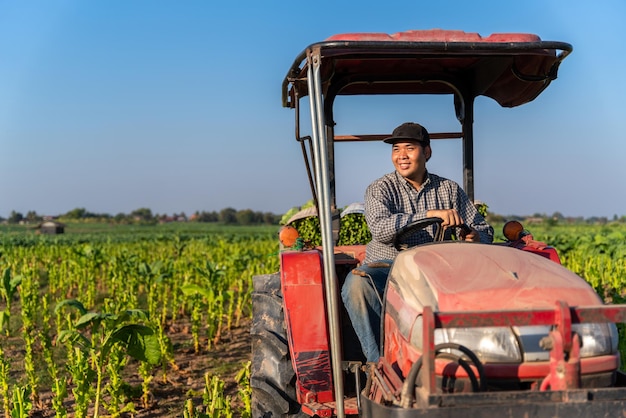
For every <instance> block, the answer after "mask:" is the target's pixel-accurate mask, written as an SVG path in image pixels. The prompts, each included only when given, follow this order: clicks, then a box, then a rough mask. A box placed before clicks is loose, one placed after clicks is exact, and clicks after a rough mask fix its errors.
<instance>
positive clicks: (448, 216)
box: [426, 209, 480, 242]
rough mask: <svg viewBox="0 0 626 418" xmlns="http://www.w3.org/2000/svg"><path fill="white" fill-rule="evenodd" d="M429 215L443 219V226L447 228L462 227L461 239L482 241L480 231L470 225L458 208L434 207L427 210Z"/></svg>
mask: <svg viewBox="0 0 626 418" xmlns="http://www.w3.org/2000/svg"><path fill="white" fill-rule="evenodd" d="M426 216H427V217H433V216H434V217H437V218H441V219H443V222H442V223H441V226H442V227H443V228H444V229H445V228H449V227H455V226H458V227H462V229H461V234H460V237H459V238H460V239H462V240H464V241H473V242H480V235H479V234H478V231H476V230H475V229H473V228H470V227H468V226H467V225H466V224H465V223H464V222H463V219H461V215H459V213H458V212H457V211H456V209H434V210H429V211H427V212H426Z"/></svg>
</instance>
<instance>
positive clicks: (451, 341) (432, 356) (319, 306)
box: [251, 29, 626, 418]
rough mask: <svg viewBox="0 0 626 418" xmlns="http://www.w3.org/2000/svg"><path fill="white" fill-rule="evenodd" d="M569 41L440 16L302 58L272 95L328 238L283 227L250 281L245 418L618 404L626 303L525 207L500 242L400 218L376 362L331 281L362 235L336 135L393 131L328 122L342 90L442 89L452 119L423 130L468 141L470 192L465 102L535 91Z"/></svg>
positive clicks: (356, 254)
mask: <svg viewBox="0 0 626 418" xmlns="http://www.w3.org/2000/svg"><path fill="white" fill-rule="evenodd" d="M571 52H572V46H571V45H570V44H568V43H564V42H556V41H543V40H541V38H539V37H538V36H537V35H534V34H524V33H496V34H492V35H490V36H487V37H483V36H481V35H479V34H477V33H468V32H464V31H451V30H441V29H434V30H413V31H406V32H399V33H395V34H384V33H347V34H339V35H334V36H331V37H330V38H328V39H326V40H325V41H322V42H318V43H314V44H311V45H309V46H308V47H306V48H305V49H304V50H303V51H302V52H301V53H300V54H299V55H298V56H297V57H296V59H295V60H294V62H293V64H292V66H291V67H290V68H289V70H288V72H287V75H286V77H285V79H284V82H283V85H282V102H283V106H284V107H286V108H290V109H293V110H295V137H296V140H297V142H299V143H300V147H301V149H302V153H303V156H304V161H305V166H306V171H307V174H308V180H309V186H310V187H311V190H312V196H313V201H314V203H315V205H314V208H313V209H312V210H311V211H310V213H313V214H314V215H315V216H317V218H318V219H319V225H320V228H319V229H320V234H321V245H314V246H307V245H302V240H299V238H298V231H297V230H296V229H295V228H293V227H291V226H284V227H283V228H282V229H281V230H280V232H279V237H278V239H279V241H280V248H281V250H280V252H279V258H280V271H279V272H277V273H274V274H267V275H259V276H256V277H254V279H253V292H252V304H253V318H252V325H251V337H252V366H251V388H252V411H253V417H254V418H259V417H272V418H278V417H307V416H317V417H335V416H337V417H346V416H360V417H368V418H369V417H403V418H404V417H428V418H444V417H460V416H472V417H511V418H512V417H567V418H572V417H591V416H593V417H617V416H620V417H623V416H626V389H624V386H625V382H626V378H625V377H626V376H625V375H624V373H623V372H622V371H620V355H619V350H618V333H617V327H616V325H615V324H616V323H623V322H626V305H607V304H605V303H603V300H602V299H601V298H600V296H599V295H598V294H597V293H596V292H595V291H594V290H593V288H592V287H591V286H590V285H589V284H587V282H585V281H584V280H583V279H582V278H581V277H579V276H578V275H576V274H575V273H573V272H571V271H569V270H568V269H566V268H565V267H563V266H562V265H561V263H560V259H559V255H558V253H557V251H556V249H555V248H553V247H551V246H549V245H547V244H546V243H542V242H538V241H536V240H534V238H533V237H532V235H531V234H529V233H528V232H527V231H526V230H525V229H524V226H523V225H521V224H520V223H518V222H510V223H507V224H506V225H505V227H504V229H503V233H504V236H505V237H506V241H503V242H497V243H493V244H481V243H470V242H464V241H449V240H448V241H443V240H442V241H439V240H437V241H435V242H432V243H428V244H422V245H418V246H414V247H412V248H405V246H403V245H402V241H403V240H404V238H405V237H407V236H410V235H411V234H412V233H415V232H416V231H419V230H420V229H423V228H433V229H436V228H437V227H438V224H440V220H439V219H437V218H426V219H423V220H420V221H418V222H415V223H414V224H411V225H408V226H406V227H405V228H404V229H402V230H400V231H398V233H397V236H396V238H397V239H396V240H395V241H394V242H395V243H396V245H397V246H398V247H397V248H399V249H402V251H400V252H399V255H398V256H397V257H396V258H395V260H394V261H393V264H392V266H391V268H390V272H389V277H388V282H387V287H386V289H385V293H384V298H383V312H382V323H381V347H380V353H381V357H380V359H379V360H378V362H376V363H371V362H370V363H368V362H365V361H364V357H363V354H362V352H361V351H360V346H359V344H358V340H357V339H356V338H355V335H354V331H353V330H352V329H351V326H350V324H349V320H348V319H347V315H346V312H345V308H344V307H343V304H342V302H341V298H340V297H339V296H338V295H339V290H340V288H341V285H342V282H343V280H344V278H345V277H346V275H347V274H348V273H349V272H350V271H352V269H354V268H356V267H358V266H359V265H361V263H362V262H363V260H364V256H365V245H364V243H357V244H354V245H338V236H339V232H340V228H341V224H342V222H341V216H340V211H339V209H338V206H337V200H336V184H335V183H336V182H335V174H336V173H335V171H336V170H335V145H336V144H338V143H341V142H356V143H363V142H366V141H381V140H382V139H383V138H385V137H387V136H389V134H388V133H381V132H378V133H367V132H366V133H363V132H361V133H354V134H349V135H339V134H337V133H336V132H335V131H336V129H335V127H336V126H337V125H338V124H339V126H341V125H340V122H341V121H337V120H336V115H335V111H334V104H335V99H336V98H337V97H339V96H360V95H363V96H365V95H372V96H374V95H429V96H428V97H430V96H433V95H447V96H451V98H452V100H451V102H452V103H453V106H454V111H455V116H456V118H457V119H458V121H459V123H460V130H459V132H433V133H431V140H440V139H459V140H460V141H462V151H463V152H462V164H463V188H464V189H465V191H466V193H467V194H468V196H469V197H470V199H471V200H474V155H473V148H474V147H473V144H474V134H473V121H474V102H475V99H476V98H477V97H479V96H485V97H488V98H491V99H493V100H495V101H496V102H497V103H498V104H499V105H500V106H502V107H516V106H520V105H523V104H526V103H528V102H531V101H533V100H534V99H535V98H536V97H537V96H538V95H539V94H541V93H542V92H543V91H544V90H545V89H546V88H547V87H548V86H549V85H550V84H551V82H553V81H554V80H556V78H557V73H558V70H559V67H560V65H561V63H562V62H563V60H564V59H565V58H566V57H567V56H568V55H569V54H570V53H571ZM423 97H425V96H423ZM306 98H308V102H307V101H306V100H305V99H306ZM302 109H306V110H305V113H307V114H309V115H310V119H311V121H310V122H311V125H310V127H307V129H308V130H310V135H305V134H304V132H305V130H304V129H302V128H303V127H304V125H303V126H301V114H300V112H301V110H302ZM371 180H373V179H371ZM438 235H441V234H438Z"/></svg>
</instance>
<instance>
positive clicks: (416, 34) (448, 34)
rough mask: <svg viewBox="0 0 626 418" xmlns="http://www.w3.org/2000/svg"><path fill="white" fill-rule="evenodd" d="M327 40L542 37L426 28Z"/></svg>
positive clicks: (517, 39)
mask: <svg viewBox="0 0 626 418" xmlns="http://www.w3.org/2000/svg"><path fill="white" fill-rule="evenodd" d="M327 41H386V42H389V41H399V42H488V43H493V42H539V41H541V38H539V36H537V35H533V34H529V33H494V34H492V35H489V36H487V37H483V36H481V35H479V34H478V33H475V32H465V31H461V30H445V29H426V30H408V31H405V32H397V33H393V34H387V33H380V32H378V33H377V32H374V33H342V34H337V35H333V36H331V37H330V38H328V39H327Z"/></svg>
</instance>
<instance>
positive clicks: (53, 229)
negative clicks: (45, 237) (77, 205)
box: [37, 221, 65, 235]
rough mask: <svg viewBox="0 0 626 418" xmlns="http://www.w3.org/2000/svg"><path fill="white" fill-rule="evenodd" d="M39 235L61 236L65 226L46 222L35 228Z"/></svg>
mask: <svg viewBox="0 0 626 418" xmlns="http://www.w3.org/2000/svg"><path fill="white" fill-rule="evenodd" d="M37 229H38V232H39V233H40V234H51V235H54V234H62V233H64V232H65V225H64V224H62V223H60V222H55V221H46V222H42V223H41V224H39V226H38V227H37Z"/></svg>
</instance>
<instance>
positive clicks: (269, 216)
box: [0, 207, 626, 225]
mask: <svg viewBox="0 0 626 418" xmlns="http://www.w3.org/2000/svg"><path fill="white" fill-rule="evenodd" d="M282 216H283V215H282V214H281V215H277V214H274V213H271V212H259V211H254V210H252V209H243V210H237V209H234V208H231V207H228V208H224V209H222V210H220V211H219V212H217V211H212V212H206V211H201V212H200V211H196V212H195V213H194V214H193V215H191V216H187V215H186V214H185V213H184V212H181V213H174V214H172V215H166V214H153V213H152V211H151V210H150V209H148V208H139V209H135V210H134V211H132V212H130V213H128V214H126V213H118V214H117V215H114V216H112V215H110V214H107V213H94V212H89V211H88V210H86V209H85V208H76V209H72V210H70V211H69V212H67V213H64V214H62V215H59V216H56V217H44V216H41V215H39V214H37V212H35V211H32V210H31V211H28V212H27V213H26V215H24V214H22V213H20V212H16V211H11V213H10V215H9V217H8V218H6V219H4V218H2V217H0V222H5V223H9V224H20V223H23V224H38V223H41V222H43V221H44V220H47V219H55V220H58V221H60V222H63V221H73V222H94V223H96V222H109V223H117V224H157V223H167V222H215V223H222V224H228V225H260V224H267V225H278V224H279V223H280V220H281V218H282ZM509 220H519V221H530V222H545V223H548V224H552V225H557V224H576V223H588V224H605V223H609V222H621V223H624V222H626V215H624V216H618V215H614V216H613V218H612V219H609V218H607V217H602V216H601V217H597V216H593V217H589V218H583V217H566V216H563V214H561V212H554V213H553V214H552V215H547V214H545V213H535V214H533V215H531V216H517V215H511V216H503V215H498V214H494V213H491V212H488V213H487V221H489V222H491V223H499V222H504V221H509Z"/></svg>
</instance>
